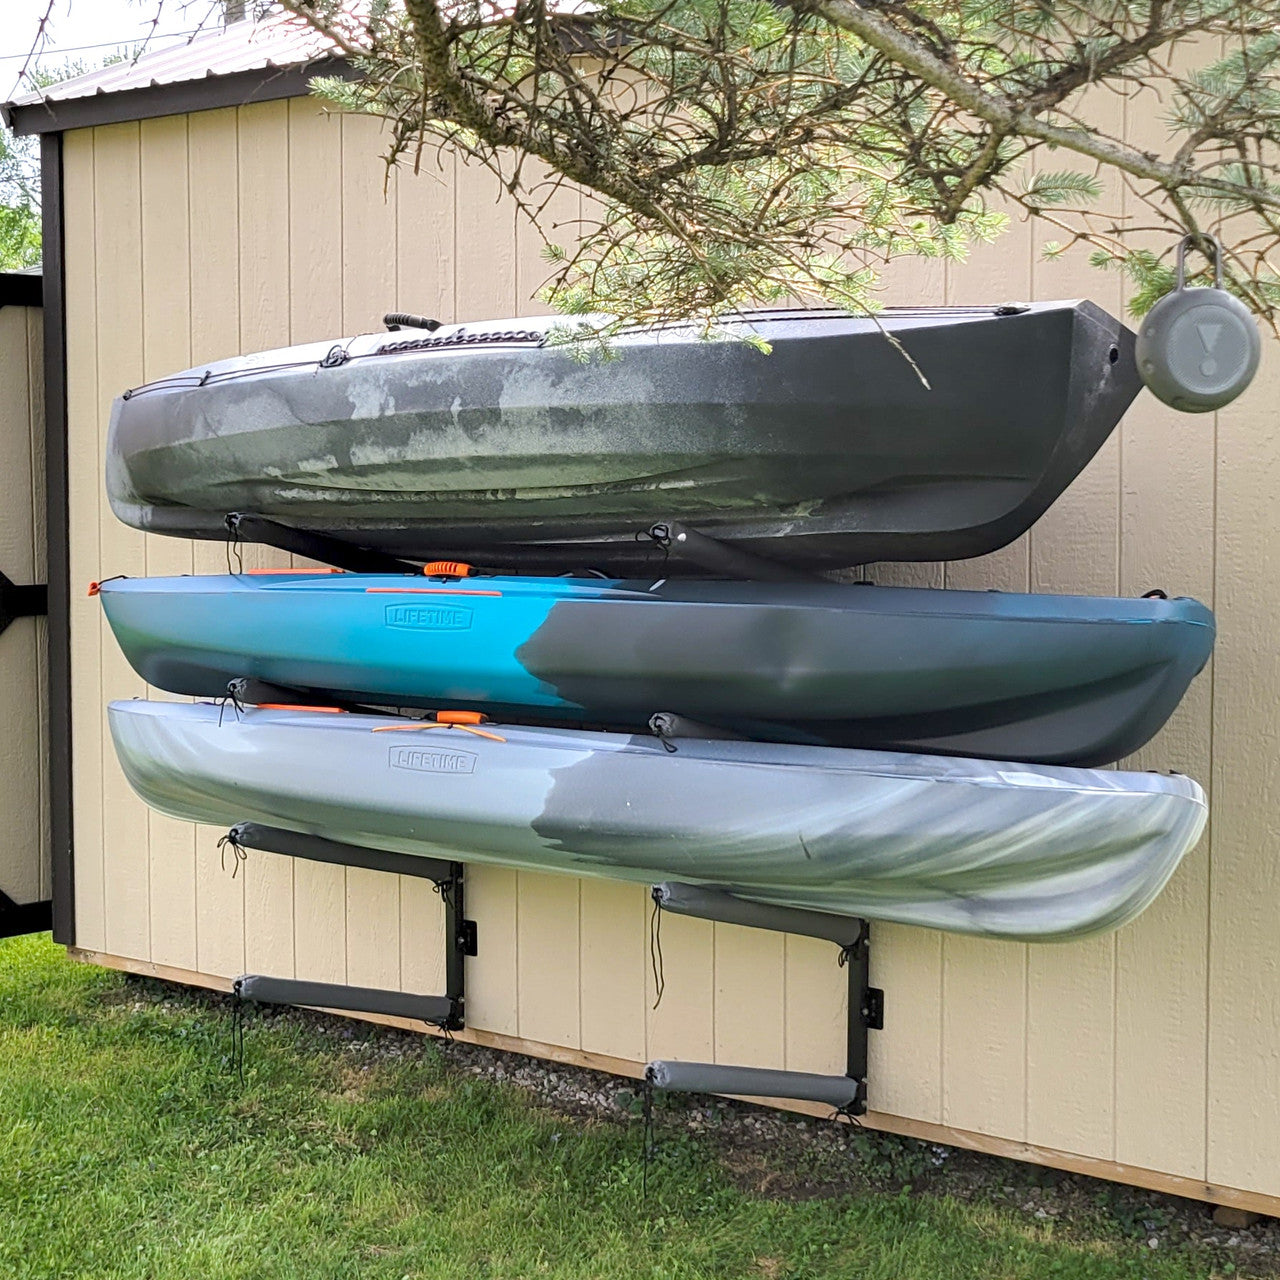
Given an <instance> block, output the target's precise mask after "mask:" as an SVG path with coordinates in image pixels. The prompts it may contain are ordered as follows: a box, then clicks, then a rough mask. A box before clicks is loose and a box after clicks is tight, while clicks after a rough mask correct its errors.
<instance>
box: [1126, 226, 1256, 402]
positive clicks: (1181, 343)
mask: <svg viewBox="0 0 1280 1280" xmlns="http://www.w3.org/2000/svg"><path fill="white" fill-rule="evenodd" d="M1206 241H1209V242H1211V243H1212V245H1213V259H1214V284H1213V287H1212V288H1195V289H1189V288H1187V249H1188V247H1190V246H1193V245H1194V246H1195V247H1197V248H1201V249H1203V247H1204V244H1205V242H1206ZM1134 353H1135V355H1136V357H1137V361H1138V372H1139V373H1140V374H1141V375H1142V380H1143V382H1145V383H1146V384H1147V387H1148V388H1149V389H1150V391H1151V393H1152V395H1154V396H1155V397H1156V398H1157V399H1159V400H1163V401H1164V402H1165V404H1167V405H1172V406H1173V408H1175V409H1180V410H1181V411H1182V412H1183V413H1208V412H1210V411H1211V410H1213V409H1221V408H1222V406H1223V405H1225V404H1230V403H1231V401H1232V400H1234V399H1235V398H1236V397H1237V396H1238V395H1239V394H1240V393H1241V392H1242V391H1244V389H1245V388H1246V387H1247V386H1248V385H1249V383H1251V382H1252V381H1253V375H1254V374H1255V373H1257V371H1258V360H1259V359H1260V357H1261V355H1262V340H1261V338H1260V337H1259V336H1258V326H1257V324H1255V323H1254V319H1253V316H1252V315H1251V314H1250V311H1249V308H1248V307H1246V306H1245V304H1244V303H1243V302H1241V301H1240V299H1239V298H1236V297H1234V296H1233V295H1232V294H1230V293H1228V292H1227V291H1226V290H1225V289H1224V288H1223V287H1222V246H1221V245H1220V244H1219V243H1218V241H1217V240H1216V239H1215V238H1214V237H1213V236H1209V235H1203V234H1202V235H1198V236H1196V235H1189V236H1184V237H1183V239H1182V243H1181V244H1180V245H1179V246H1178V282H1177V284H1176V285H1175V286H1174V289H1173V292H1172V293H1167V294H1165V296H1164V297H1163V298H1161V299H1160V301H1159V302H1157V303H1156V305H1155V306H1154V307H1152V308H1151V310H1150V311H1149V312H1148V313H1147V315H1146V318H1145V319H1144V320H1143V322H1142V326H1141V328H1139V330H1138V341H1137V345H1136V347H1135V352H1134Z"/></svg>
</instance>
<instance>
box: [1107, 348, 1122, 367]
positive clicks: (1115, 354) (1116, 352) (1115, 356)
mask: <svg viewBox="0 0 1280 1280" xmlns="http://www.w3.org/2000/svg"><path fill="white" fill-rule="evenodd" d="M1107 359H1108V360H1110V361H1111V363H1112V364H1115V363H1116V361H1117V360H1119V359H1120V348H1119V347H1112V348H1111V350H1110V351H1109V352H1108V353H1107Z"/></svg>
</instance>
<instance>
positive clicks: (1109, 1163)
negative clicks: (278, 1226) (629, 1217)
mask: <svg viewBox="0 0 1280 1280" xmlns="http://www.w3.org/2000/svg"><path fill="white" fill-rule="evenodd" d="M67 954H68V955H69V956H70V957H71V958H72V959H73V960H79V961H83V962H85V963H88V964H96V965H101V966H102V967H103V968H107V969H120V970H122V971H124V972H125V973H136V974H140V975H142V976H144V977H148V978H160V979H163V980H164V981H166V982H180V983H183V984H185V985H187V986H195V987H205V988H208V989H209V990H212V991H223V992H228V993H229V992H230V991H231V981H232V980H231V979H230V978H219V977H214V976H213V975H211V974H206V973H197V972H195V971H194V970H191V969H179V968H175V967H173V966H171V965H164V964H155V963H153V962H151V961H149V960H132V959H130V958H129V957H127V956H116V955H110V954H108V953H106V952H103V951H90V950H88V949H87V948H84V947H68V948H67ZM325 1012H329V1013H333V1014H335V1015H336V1016H339V1017H345V1018H358V1019H360V1020H361V1021H364V1022H375V1023H378V1024H379V1025H381V1026H387V1027H397V1028H399V1029H400V1030H403V1031H417V1032H425V1033H426V1034H428V1035H435V1036H439V1035H441V1032H440V1031H438V1030H437V1029H436V1028H435V1027H431V1026H428V1025H427V1024H426V1023H422V1022H417V1021H414V1020H412V1019H409V1018H397V1017H389V1016H387V1015H384V1014H377V1013H351V1012H348V1011H346V1010H326V1011H325ZM450 1039H453V1040H461V1041H464V1042H466V1043H467V1044H477V1045H483V1046H484V1047H485V1048H489V1049H502V1050H505V1051H507V1052H510V1053H523V1054H526V1055H528V1056H529V1057H534V1058H545V1059H547V1060H548V1061H551V1062H561V1063H564V1064H566V1065H568V1066H574V1067H585V1068H587V1069H588V1070H591V1071H605V1072H608V1073H609V1074H611V1075H617V1076H628V1077H630V1078H632V1079H639V1078H641V1077H642V1076H643V1075H644V1066H645V1064H644V1063H643V1062H633V1061H631V1060H630V1059H629V1058H614V1057H610V1056H609V1055H607V1054H603V1053H589V1052H588V1051H586V1050H585V1049H573V1048H567V1047H565V1046H564V1045H555V1044H544V1043H543V1042H541V1041H538V1040H526V1039H523V1038H522V1037H520V1036H509V1035H503V1034H501V1033H500V1032H496V1031H478V1030H475V1029H474V1028H471V1027H467V1028H466V1029H465V1030H462V1031H454V1032H451V1033H450ZM872 1087H873V1088H874V1081H873V1082H872ZM746 1100H747V1101H751V1102H756V1101H760V1100H759V1099H754V1098H753V1099H746ZM764 1105H768V1106H776V1107H778V1108H780V1109H781V1110H785V1111H795V1112H800V1113H803V1114H805V1115H810V1116H816V1117H818V1118H820V1119H828V1118H829V1117H830V1116H831V1108H830V1107H826V1106H822V1105H820V1104H817V1103H809V1102H776V1101H773V1100H770V1101H768V1102H767V1103H765V1104H764ZM860 1123H861V1124H862V1125H863V1127H864V1128H868V1129H880V1130H883V1131H884V1132H886V1133H896V1134H900V1135H901V1136H903V1137H907V1138H918V1139H920V1140H921V1141H923V1142H937V1143H941V1144H943V1145H944V1146H949V1147H961V1148H963V1149H964V1150H966V1151H977V1152H980V1153H982V1154H983V1155H989V1156H1000V1157H1003V1158H1004V1159H1007V1160H1021V1161H1024V1162H1026V1163H1029V1164H1039V1165H1045V1166H1047V1167H1049V1168H1053V1169H1062V1170H1065V1171H1066V1172H1068V1173H1079V1174H1083V1175H1085V1176H1086V1177H1090V1178H1102V1179H1105V1180H1106V1181H1109V1182H1123V1183H1127V1184H1128V1185H1130V1186H1134V1187H1143V1188H1145V1189H1147V1190H1150V1191H1159V1192H1163V1193H1164V1194H1166V1195H1171V1196H1182V1197H1185V1198H1186V1199H1188V1200H1203V1201H1205V1202H1206V1203H1208V1204H1213V1205H1225V1206H1228V1207H1230V1208H1233V1209H1241V1210H1245V1211H1249V1212H1253V1213H1259V1214H1265V1215H1267V1216H1268V1217H1280V1196H1272V1195H1263V1194H1260V1193H1259V1192H1256V1191H1242V1190H1240V1189H1239V1188H1237V1187H1226V1186H1220V1185H1218V1184H1217V1183H1213V1182H1201V1181H1198V1180H1197V1179H1195V1178H1185V1177H1181V1176H1180V1175H1178V1174H1172V1173H1161V1172H1159V1171H1158V1170H1156V1169H1144V1168H1142V1167H1141V1166H1139V1165H1131V1164H1123V1163H1121V1162H1119V1161H1116V1160H1102V1159H1099V1158H1098V1157H1096V1156H1082V1155H1076V1154H1074V1153H1073V1152H1070V1151H1058V1150H1055V1149H1054V1148H1052V1147H1040V1146H1036V1145H1035V1144H1034V1143H1030V1142H1019V1141H1017V1140H1015V1139H1011V1138H1000V1137H996V1136H994V1135H991V1134H986V1133H975V1132H973V1131H972V1130H969V1129H956V1128H953V1127H952V1126H950V1125H945V1124H934V1123H933V1122H932V1121H928V1120H913V1119H911V1118H910V1117H907V1116H894V1115H887V1114H885V1113H884V1112H880V1111H869V1112H867V1114H866V1115H864V1116H862V1117H860Z"/></svg>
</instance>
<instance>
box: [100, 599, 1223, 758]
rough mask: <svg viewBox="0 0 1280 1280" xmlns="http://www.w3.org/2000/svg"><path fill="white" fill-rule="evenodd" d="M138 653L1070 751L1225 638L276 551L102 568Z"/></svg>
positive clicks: (422, 697)
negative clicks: (241, 560)
mask: <svg viewBox="0 0 1280 1280" xmlns="http://www.w3.org/2000/svg"><path fill="white" fill-rule="evenodd" d="M101 596H102V602H103V605H104V608H105V610H106V614H107V618H108V620H109V621H110V624H111V626H112V629H113V630H114V632H115V635H116V638H117V640H118V641H119V642H120V645H121V647H122V648H123V650H124V652H125V655H126V657H127V658H128V659H129V662H130V663H131V664H132V666H133V667H134V669H135V670H136V671H138V673H139V674H140V675H141V676H142V677H143V678H144V679H145V680H146V681H147V682H148V683H149V684H151V685H153V686H155V687H157V688H160V689H164V690H166V691H167V692H170V693H178V694H189V695H195V696H197V697H219V696H221V695H222V694H224V693H225V692H226V688H227V684H228V682H229V681H231V680H234V679H237V678H240V677H248V678H251V679H255V680H259V681H262V682H265V683H268V684H274V685H279V686H283V687H286V688H290V689H295V690H297V691H299V693H300V694H302V695H304V701H307V702H315V701H321V702H324V701H334V700H338V701H343V702H370V703H374V704H378V705H404V706H427V707H440V706H449V707H465V708H474V709H480V710H486V711H489V712H490V713H492V714H502V715H506V716H523V717H525V718H535V719H542V720H553V721H562V722H583V723H590V724H595V725H606V726H609V727H612V728H619V729H626V730H644V729H645V727H646V725H647V723H648V719H649V717H650V716H651V715H652V714H653V713H654V712H655V711H674V712H677V713H679V714H681V715H684V716H687V717H690V718H692V719H696V720H701V721H704V722H709V723H712V724H715V725H717V726H719V727H722V728H725V729H730V730H733V731H736V732H739V733H742V734H745V735H746V736H751V737H764V738H780V739H785V740H792V741H808V742H813V743H817V744H829V745H843V746H862V747H869V748H878V749H894V750H916V751H926V752H944V753H948V754H958V755H973V756H988V757H992V758H996V759H1019V760H1035V761H1040V762H1044V763H1059V764H1089V765H1094V764H1104V763H1108V762H1110V761H1114V760H1118V759H1120V758H1121V757H1123V756H1125V755H1127V754H1129V753H1130V752H1132V751H1135V750H1137V749H1138V748H1139V747H1140V746H1142V745H1143V743H1145V742H1146V741H1147V740H1148V739H1150V738H1151V736H1152V735H1153V734H1154V733H1155V732H1156V731H1157V730H1158V729H1159V728H1160V727H1161V725H1162V724H1163V723H1164V722H1165V720H1166V719H1167V718H1168V717H1169V715H1170V714H1172V712H1173V710H1174V708H1175V707H1176V706H1177V705H1178V702H1179V701H1180V700H1181V698H1182V696H1183V694H1184V693H1185V692H1186V689H1187V686H1188V684H1189V683H1190V681H1191V680H1192V679H1193V678H1194V677H1195V675H1196V673H1197V672H1198V671H1199V670H1200V669H1201V668H1202V667H1203V666H1204V664H1205V662H1206V660H1207V659H1208V656H1209V653H1210V651H1211V649H1212V646H1213V639H1214V623H1213V615H1212V613H1210V612H1209V610H1208V609H1206V608H1205V607H1204V606H1203V605H1201V604H1199V603H1197V602H1196V601H1194V600H1158V599H1150V600H1148V599H1143V600H1115V599H1093V598H1088V597H1058V596H1036V595H1020V594H1005V593H999V592H977V591H935V590H922V589H908V588H897V587H870V586H844V585H838V584H834V583H815V584H760V583H754V584H749V583H731V582H707V581H694V580H687V581H665V582H661V583H644V582H640V581H630V582H627V581H603V580H593V579H564V578H551V579H532V578H502V577H494V578H478V577H473V578H468V579H464V580H461V581H456V582H450V581H442V580H438V579H432V580H427V579H422V578H412V577H404V576H402V577H396V576H391V575H385V576H384V575H359V574H315V575H308V574H281V575H237V576H230V575H226V576H209V577H182V578H138V579H122V580H116V581H111V582H106V583H103V584H102V587H101Z"/></svg>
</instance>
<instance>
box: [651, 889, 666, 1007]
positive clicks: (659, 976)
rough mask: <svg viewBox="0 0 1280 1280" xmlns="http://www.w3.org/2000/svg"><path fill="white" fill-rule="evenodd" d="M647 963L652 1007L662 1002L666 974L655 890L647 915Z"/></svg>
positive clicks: (659, 910)
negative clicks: (651, 907)
mask: <svg viewBox="0 0 1280 1280" xmlns="http://www.w3.org/2000/svg"><path fill="white" fill-rule="evenodd" d="M649 964H650V966H651V967H652V969H653V990H654V1001H653V1007H654V1008H655V1009H656V1008H657V1007H658V1006H659V1005H660V1004H661V1003H662V993H663V992H664V991H665V990H666V989H667V975H666V971H665V969H664V968H663V964H662V903H661V902H660V901H659V900H658V894H657V891H656V890H655V891H654V895H653V912H652V914H651V915H650V916H649Z"/></svg>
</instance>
